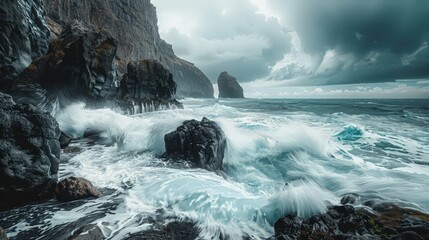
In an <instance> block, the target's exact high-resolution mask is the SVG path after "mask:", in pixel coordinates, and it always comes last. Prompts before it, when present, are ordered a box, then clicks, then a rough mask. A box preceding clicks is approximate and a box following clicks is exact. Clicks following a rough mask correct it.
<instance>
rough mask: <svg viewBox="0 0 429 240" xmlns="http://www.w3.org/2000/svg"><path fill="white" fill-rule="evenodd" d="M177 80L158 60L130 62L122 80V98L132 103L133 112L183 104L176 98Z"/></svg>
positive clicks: (130, 107) (180, 106)
mask: <svg viewBox="0 0 429 240" xmlns="http://www.w3.org/2000/svg"><path fill="white" fill-rule="evenodd" d="M175 95H176V82H174V81H173V75H172V74H171V73H170V72H169V71H168V70H167V69H166V68H165V67H164V66H163V65H162V64H161V63H159V62H158V61H156V60H151V59H147V60H142V61H138V62H130V63H129V64H128V67H127V73H126V74H125V75H124V77H123V79H122V81H121V92H120V94H119V96H120V98H121V99H124V100H125V101H126V102H128V103H132V105H130V106H129V109H130V110H131V111H132V113H134V114H135V113H137V114H138V113H142V112H148V111H154V110H159V109H160V108H162V107H163V106H170V107H171V106H176V107H179V108H182V107H183V106H182V104H181V103H179V102H177V101H176V100H175Z"/></svg>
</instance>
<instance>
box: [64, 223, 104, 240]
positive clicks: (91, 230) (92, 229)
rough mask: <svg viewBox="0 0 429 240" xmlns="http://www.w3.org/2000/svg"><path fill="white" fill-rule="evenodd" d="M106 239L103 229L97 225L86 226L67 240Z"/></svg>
mask: <svg viewBox="0 0 429 240" xmlns="http://www.w3.org/2000/svg"><path fill="white" fill-rule="evenodd" d="M103 239H106V237H104V235H103V232H102V231H101V229H100V228H99V227H98V226H97V225H95V224H90V225H85V226H83V227H81V228H79V229H77V230H76V231H74V232H73V235H72V236H70V237H69V238H68V239H67V240H103Z"/></svg>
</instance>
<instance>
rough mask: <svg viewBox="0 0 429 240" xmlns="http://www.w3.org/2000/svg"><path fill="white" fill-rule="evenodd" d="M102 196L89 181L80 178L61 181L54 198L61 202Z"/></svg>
mask: <svg viewBox="0 0 429 240" xmlns="http://www.w3.org/2000/svg"><path fill="white" fill-rule="evenodd" d="M102 196H103V194H102V193H101V192H100V191H99V190H98V189H97V188H96V187H94V186H93V185H92V183H91V182H90V181H88V180H86V179H85V178H81V177H69V178H66V179H63V180H61V181H60V182H59V183H58V184H57V186H56V188H55V198H56V199H57V200H58V201H61V202H69V201H74V200H79V199H84V198H90V197H102Z"/></svg>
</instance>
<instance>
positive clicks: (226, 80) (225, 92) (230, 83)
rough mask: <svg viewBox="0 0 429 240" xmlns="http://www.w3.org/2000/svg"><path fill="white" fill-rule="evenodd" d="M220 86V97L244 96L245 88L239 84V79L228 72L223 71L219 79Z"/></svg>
mask: <svg viewBox="0 0 429 240" xmlns="http://www.w3.org/2000/svg"><path fill="white" fill-rule="evenodd" d="M217 85H218V88H219V98H244V95H243V88H242V87H241V86H240V84H238V82H237V79H236V78H235V77H233V76H231V75H229V74H228V73H227V72H223V73H221V74H220V75H219V78H218V79H217Z"/></svg>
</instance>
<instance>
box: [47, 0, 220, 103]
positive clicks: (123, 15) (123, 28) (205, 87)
mask: <svg viewBox="0 0 429 240" xmlns="http://www.w3.org/2000/svg"><path fill="white" fill-rule="evenodd" d="M44 2H45V8H46V11H47V15H48V19H47V21H48V23H49V26H50V28H51V31H52V32H53V33H54V34H59V33H60V32H61V27H64V26H65V25H66V23H67V22H69V21H72V20H75V19H77V20H79V21H82V22H83V23H84V24H85V25H87V26H89V25H92V26H94V27H98V28H100V29H106V30H108V31H109V32H110V33H111V34H112V36H113V38H115V39H116V40H117V41H118V57H119V58H120V59H121V62H123V65H124V70H125V65H126V64H127V63H128V62H130V61H138V60H141V59H155V60H158V61H159V62H161V63H162V64H163V65H165V66H166V67H167V68H168V69H169V70H170V71H171V72H172V73H173V75H174V80H175V81H176V82H177V94H178V95H179V96H189V97H213V86H212V84H211V82H210V81H209V79H208V78H207V77H206V76H205V75H204V74H203V73H202V72H201V71H200V70H199V69H198V68H196V67H195V66H194V65H193V64H192V63H189V62H187V61H185V60H182V59H180V58H178V57H177V56H175V54H174V52H173V49H172V47H171V45H169V44H168V43H166V42H165V41H164V40H162V39H161V38H160V36H159V33H158V26H157V16H156V9H155V7H154V6H153V5H152V4H151V3H150V0H140V1H123V0H92V1H71V0H44Z"/></svg>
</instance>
